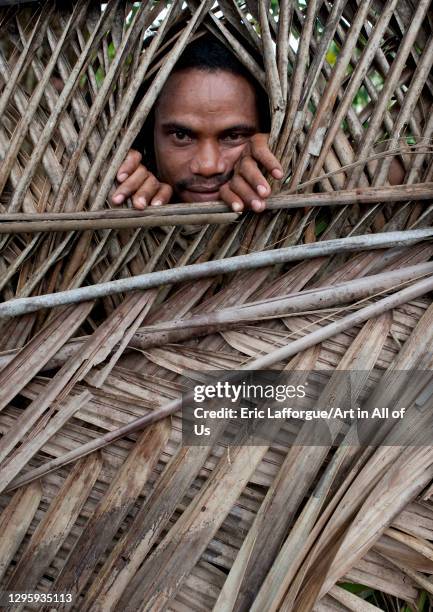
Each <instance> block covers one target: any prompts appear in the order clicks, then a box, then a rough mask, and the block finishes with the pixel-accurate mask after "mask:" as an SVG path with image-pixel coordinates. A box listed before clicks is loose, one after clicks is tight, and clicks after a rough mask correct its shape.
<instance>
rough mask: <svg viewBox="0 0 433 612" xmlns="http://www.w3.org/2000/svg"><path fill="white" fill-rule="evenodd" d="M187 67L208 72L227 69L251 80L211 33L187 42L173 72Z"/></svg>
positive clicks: (246, 71)
mask: <svg viewBox="0 0 433 612" xmlns="http://www.w3.org/2000/svg"><path fill="white" fill-rule="evenodd" d="M188 68H198V69H200V70H208V71H209V72H213V71H214V70H227V71H229V72H232V73H233V74H239V75H241V76H243V77H245V78H246V79H248V80H249V81H253V79H252V76H251V74H250V73H249V72H248V70H247V69H246V68H245V67H244V66H243V64H242V63H241V62H240V61H239V60H238V58H237V57H236V56H235V55H234V54H233V53H232V52H231V51H230V50H229V49H227V47H226V46H225V45H223V44H222V43H220V41H219V40H218V39H216V38H215V36H212V35H211V34H203V35H202V36H199V38H197V39H196V40H193V41H192V42H191V43H189V45H187V46H186V48H185V50H184V52H183V53H182V55H181V56H180V58H179V60H178V61H177V63H176V65H175V67H174V69H173V72H177V71H179V70H186V69H188Z"/></svg>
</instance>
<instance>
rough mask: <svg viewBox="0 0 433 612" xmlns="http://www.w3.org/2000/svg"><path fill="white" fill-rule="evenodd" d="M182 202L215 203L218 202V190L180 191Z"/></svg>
mask: <svg viewBox="0 0 433 612" xmlns="http://www.w3.org/2000/svg"><path fill="white" fill-rule="evenodd" d="M180 196H181V201H182V202H216V201H217V200H220V199H221V198H220V195H219V190H218V191H211V192H201V191H188V190H185V191H182V192H181V194H180Z"/></svg>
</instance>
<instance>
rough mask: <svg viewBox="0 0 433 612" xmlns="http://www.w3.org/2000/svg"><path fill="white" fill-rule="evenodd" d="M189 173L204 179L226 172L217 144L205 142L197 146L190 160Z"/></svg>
mask: <svg viewBox="0 0 433 612" xmlns="http://www.w3.org/2000/svg"><path fill="white" fill-rule="evenodd" d="M191 172H192V173H193V174H199V175H201V176H206V177H208V176H213V175H214V174H224V173H225V172H226V163H225V161H224V158H223V157H222V155H221V150H220V147H219V143H218V142H212V141H206V142H203V143H200V144H199V145H198V146H197V149H196V152H195V155H194V157H193V159H192V160H191Z"/></svg>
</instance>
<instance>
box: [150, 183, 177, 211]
mask: <svg viewBox="0 0 433 612" xmlns="http://www.w3.org/2000/svg"><path fill="white" fill-rule="evenodd" d="M172 195H173V189H172V188H171V187H170V185H168V184H167V183H160V184H159V189H158V191H157V192H156V193H155V195H154V196H153V198H152V200H151V201H150V206H162V205H163V204H168V203H169V202H170V200H171V196H172Z"/></svg>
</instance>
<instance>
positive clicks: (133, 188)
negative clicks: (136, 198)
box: [111, 165, 149, 204]
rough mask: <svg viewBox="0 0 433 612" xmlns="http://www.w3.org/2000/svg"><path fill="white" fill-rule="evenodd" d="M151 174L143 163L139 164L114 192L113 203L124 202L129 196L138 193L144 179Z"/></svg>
mask: <svg viewBox="0 0 433 612" xmlns="http://www.w3.org/2000/svg"><path fill="white" fill-rule="evenodd" d="M148 176H149V172H148V171H147V170H146V168H145V167H144V166H142V165H139V166H138V168H137V170H135V172H133V173H132V174H131V176H130V177H129V178H127V179H126V180H125V181H123V183H122V184H121V185H120V186H119V187H118V188H117V189H116V191H115V192H114V193H113V196H112V198H111V201H112V202H113V204H123V203H124V202H125V200H126V199H127V198H129V196H131V195H133V194H134V193H136V192H137V191H138V190H139V189H140V188H141V186H142V185H143V183H144V181H145V180H146V179H147V177H148Z"/></svg>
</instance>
